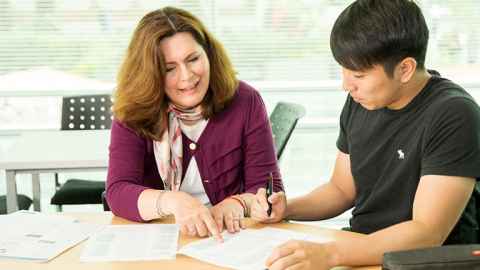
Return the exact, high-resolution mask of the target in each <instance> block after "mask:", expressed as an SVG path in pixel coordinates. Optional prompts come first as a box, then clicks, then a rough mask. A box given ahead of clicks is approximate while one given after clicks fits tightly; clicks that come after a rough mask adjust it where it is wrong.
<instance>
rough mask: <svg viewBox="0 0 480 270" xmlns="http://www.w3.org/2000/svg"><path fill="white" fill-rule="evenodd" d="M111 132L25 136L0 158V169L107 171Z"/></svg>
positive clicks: (26, 133) (54, 133)
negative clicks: (85, 169) (91, 169)
mask: <svg viewBox="0 0 480 270" xmlns="http://www.w3.org/2000/svg"><path fill="white" fill-rule="evenodd" d="M109 141H110V130H79V131H77V130H75V131H32V132H24V133H22V134H21V135H20V136H18V138H16V139H15V142H14V143H13V144H12V145H11V147H9V149H8V151H7V152H6V155H4V156H0V169H5V170H45V169H52V168H53V169H56V168H63V169H82V168H106V167H107V166H108V162H107V160H108V145H109Z"/></svg>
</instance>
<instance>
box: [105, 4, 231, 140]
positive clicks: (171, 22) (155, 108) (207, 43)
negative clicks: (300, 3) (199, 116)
mask: <svg viewBox="0 0 480 270" xmlns="http://www.w3.org/2000/svg"><path fill="white" fill-rule="evenodd" d="M179 32H187V33H190V34H191V35H192V36H193V38H194V39H195V41H196V42H198V44H200V45H201V46H202V48H203V49H204V50H205V52H206V54H207V57H208V60H209V62H210V84H209V88H208V91H207V94H206V95H205V97H204V99H203V101H202V103H201V106H202V107H203V116H204V117H205V118H206V119H209V118H210V117H212V116H214V115H215V114H217V113H219V112H221V111H222V110H223V109H224V108H225V107H226V106H228V104H229V102H230V101H231V100H232V98H233V96H234V94H235V91H236V89H237V87H238V80H237V78H236V74H235V71H234V69H233V66H232V64H231V62H230V59H229V58H228V56H227V53H226V51H225V49H224V48H223V46H222V45H221V44H220V43H219V42H218V41H217V40H216V39H215V38H214V37H213V36H212V34H210V33H209V32H208V30H207V29H206V28H205V26H204V25H203V24H202V23H201V22H200V21H199V20H198V19H197V18H196V17H195V16H193V15H192V14H190V13H189V12H187V11H185V10H182V9H178V8H174V7H165V8H162V9H158V10H155V11H153V12H150V13H148V14H147V15H145V16H144V17H143V18H142V19H141V20H140V22H139V24H138V26H137V28H136V29H135V32H134V33H133V37H132V40H131V41H130V45H129V46H128V50H127V54H126V56H125V59H124V61H123V63H122V65H121V67H120V71H119V73H118V77H117V89H116V92H115V99H114V101H115V102H114V105H113V114H114V116H115V118H116V119H117V120H119V121H120V122H122V123H124V124H126V125H127V126H128V127H129V128H131V129H133V130H134V131H136V132H137V133H138V134H139V135H140V136H143V137H146V138H150V139H152V140H160V137H161V134H162V133H163V131H164V130H165V129H166V128H167V122H168V121H167V113H166V110H167V108H168V102H169V100H168V97H167V95H166V94H165V91H164V78H165V73H166V68H165V61H164V57H163V55H162V52H161V50H160V42H161V41H162V39H164V38H166V37H171V36H173V35H175V34H176V33H179Z"/></svg>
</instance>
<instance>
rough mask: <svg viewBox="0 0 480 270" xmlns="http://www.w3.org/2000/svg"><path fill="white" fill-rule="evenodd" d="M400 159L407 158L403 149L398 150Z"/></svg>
mask: <svg viewBox="0 0 480 270" xmlns="http://www.w3.org/2000/svg"><path fill="white" fill-rule="evenodd" d="M397 153H398V159H405V153H403V151H402V149H398V150H397Z"/></svg>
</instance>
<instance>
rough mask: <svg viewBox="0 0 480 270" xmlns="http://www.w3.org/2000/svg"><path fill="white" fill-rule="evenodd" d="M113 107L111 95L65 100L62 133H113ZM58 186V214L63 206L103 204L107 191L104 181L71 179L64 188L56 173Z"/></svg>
mask: <svg viewBox="0 0 480 270" xmlns="http://www.w3.org/2000/svg"><path fill="white" fill-rule="evenodd" d="M111 106H112V100H111V97H110V95H86V96H71V97H63V100H62V126H61V130H65V131H68V130H85V131H86V132H88V130H98V129H110V127H111V125H112V116H111ZM72 143H75V142H72ZM86 147H87V146H86ZM72 155H75V153H72ZM55 186H56V192H55V194H54V195H53V197H52V199H51V201H50V203H51V204H54V205H57V210H58V211H62V205H78V204H101V203H102V192H103V191H104V190H105V182H104V181H91V180H85V179H68V180H67V181H65V183H64V184H60V182H59V180H58V174H57V173H55Z"/></svg>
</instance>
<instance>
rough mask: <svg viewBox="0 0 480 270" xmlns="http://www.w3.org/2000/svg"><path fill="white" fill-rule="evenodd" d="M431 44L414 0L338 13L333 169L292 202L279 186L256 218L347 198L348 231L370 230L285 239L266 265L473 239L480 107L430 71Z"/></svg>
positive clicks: (344, 261) (332, 260)
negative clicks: (339, 71)
mask: <svg viewBox="0 0 480 270" xmlns="http://www.w3.org/2000/svg"><path fill="white" fill-rule="evenodd" d="M427 43H428V28H427V26H426V23H425V19H424V17H423V15H422V12H421V10H420V9H419V7H418V6H417V5H416V4H415V3H414V2H413V1H410V0H357V1H355V2H354V3H352V4H351V5H350V6H348V7H347V8H346V9H345V10H344V11H343V12H342V13H341V14H340V16H339V17H338V18H337V20H336V22H335V25H334V27H333V30H332V33H331V39H330V46H331V49H332V53H333V56H334V58H335V59H336V61H337V62H338V63H339V64H340V65H341V66H342V68H343V87H344V89H345V90H346V91H348V93H349V96H348V98H347V100H346V103H345V105H344V107H343V111H342V114H341V116H340V135H339V137H338V140H337V147H338V150H339V152H338V154H337V158H336V163H335V166H334V170H333V173H332V177H331V179H330V181H329V182H328V183H326V184H324V185H321V186H319V187H317V188H316V189H315V190H313V191H312V192H310V193H309V194H307V195H304V196H301V197H298V198H295V199H292V200H288V203H287V200H286V197H285V195H284V193H281V192H279V193H275V194H274V195H272V196H271V197H270V198H269V201H270V202H271V203H272V204H273V212H272V214H271V215H270V216H267V214H266V209H268V206H267V205H266V204H265V203H263V205H262V207H263V208H255V209H253V210H252V217H253V218H255V219H257V220H260V221H263V222H267V223H270V222H278V221H280V220H282V219H290V220H321V219H326V218H331V217H334V216H337V215H339V214H341V213H343V212H344V211H346V210H347V209H349V208H352V207H353V212H352V218H351V220H350V226H351V230H352V231H354V232H360V233H363V234H365V235H359V236H357V237H352V238H350V239H345V240H338V241H335V242H331V243H325V244H319V243H312V242H307V241H290V242H287V243H285V244H283V245H281V246H279V247H277V248H276V249H275V250H274V251H273V253H272V254H271V256H270V257H269V258H268V259H267V262H266V265H267V267H268V269H270V270H277V269H330V268H331V267H334V266H337V265H350V266H356V265H377V264H381V262H382V256H383V254H384V253H385V252H388V251H394V250H405V249H414V248H421V247H431V246H439V245H442V244H453V243H474V242H477V241H478V224H477V221H476V207H475V198H474V196H473V195H472V191H473V190H474V186H475V183H476V181H477V180H478V178H479V177H480V136H479V134H480V110H479V107H478V105H477V104H476V103H475V101H474V100H473V98H472V97H471V96H470V95H469V94H468V93H467V92H466V91H465V90H463V89H462V88H461V87H460V86H458V85H456V84H454V83H453V82H451V81H449V80H447V79H444V78H442V77H441V76H440V75H439V74H438V73H437V72H435V71H430V70H426V69H425V67H424V62H425V55H426V50H427ZM262 196H265V191H264V190H263V189H262V190H261V191H259V192H258V193H257V197H258V200H259V201H261V198H262Z"/></svg>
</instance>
